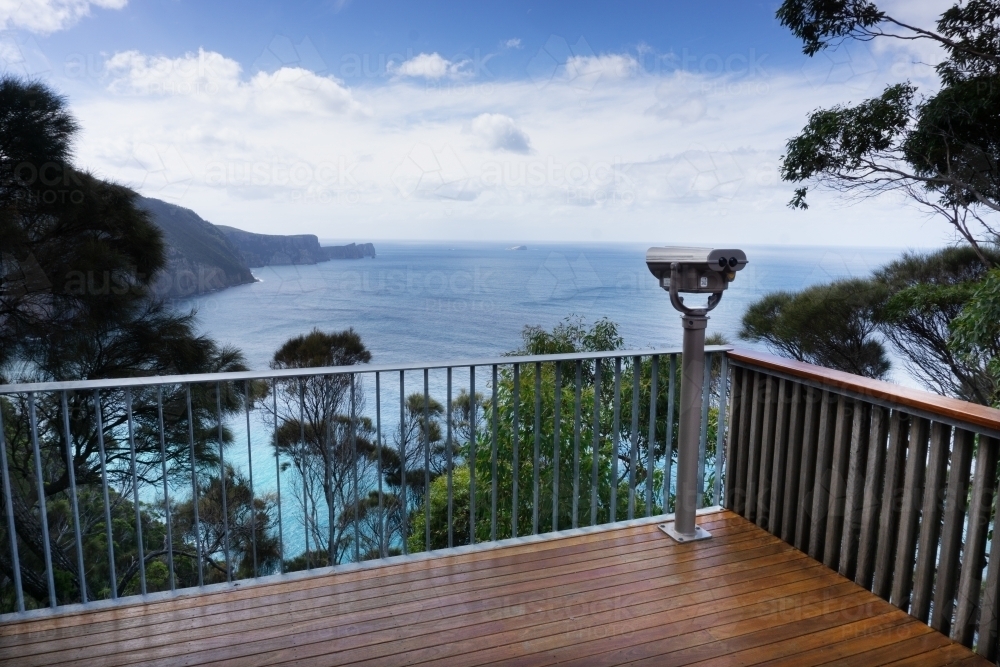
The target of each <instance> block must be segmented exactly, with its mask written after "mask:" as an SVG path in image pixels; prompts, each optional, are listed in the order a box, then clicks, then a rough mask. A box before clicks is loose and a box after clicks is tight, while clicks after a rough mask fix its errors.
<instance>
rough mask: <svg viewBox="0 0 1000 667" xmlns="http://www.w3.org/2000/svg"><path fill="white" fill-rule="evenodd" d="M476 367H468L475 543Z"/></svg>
mask: <svg viewBox="0 0 1000 667" xmlns="http://www.w3.org/2000/svg"><path fill="white" fill-rule="evenodd" d="M477 410H478V408H477V407H476V367H475V366H470V367H469V544H475V543H476V421H477V420H478V416H479V415H478V412H477Z"/></svg>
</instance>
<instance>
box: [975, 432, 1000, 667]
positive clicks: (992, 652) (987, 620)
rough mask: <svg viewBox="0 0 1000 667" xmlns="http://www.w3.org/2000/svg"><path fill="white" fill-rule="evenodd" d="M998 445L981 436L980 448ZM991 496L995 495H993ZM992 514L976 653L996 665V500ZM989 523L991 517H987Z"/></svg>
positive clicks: (999, 564) (999, 553) (999, 557)
mask: <svg viewBox="0 0 1000 667" xmlns="http://www.w3.org/2000/svg"><path fill="white" fill-rule="evenodd" d="M985 440H991V441H992V444H986V443H985V442H983V441H985ZM997 445H1000V442H998V441H997V440H996V439H995V438H985V437H983V436H980V447H989V446H992V447H993V448H994V449H996V447H997ZM995 470H996V465H995V464H994V466H993V467H992V468H989V467H988V468H987V470H985V471H984V472H986V473H987V474H990V473H994V474H995ZM990 495H993V494H992V493H991V494H990ZM991 505H992V508H991V510H992V512H991V513H992V514H993V516H994V520H993V538H992V539H991V540H990V559H989V566H988V568H987V570H986V581H985V582H984V585H983V601H982V604H981V605H980V607H979V628H978V630H979V633H978V634H979V636H978V638H977V641H976V653H978V654H979V655H981V656H983V657H984V658H986V659H987V660H989V661H990V662H993V663H996V661H997V634H998V633H997V620H998V617H1000V608H998V605H1000V590H998V588H1000V545H998V544H997V542H1000V540H998V539H997V537H1000V536H998V535H997V530H996V529H997V526H998V525H1000V524H998V523H997V521H996V511H997V505H998V502H997V500H996V499H994V500H993V502H992V503H991ZM986 519H987V521H989V516H987V517H986Z"/></svg>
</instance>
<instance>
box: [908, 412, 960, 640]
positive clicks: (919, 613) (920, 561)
mask: <svg viewBox="0 0 1000 667" xmlns="http://www.w3.org/2000/svg"><path fill="white" fill-rule="evenodd" d="M950 442H951V427H950V426H948V425H946V424H941V423H938V422H935V423H934V424H932V425H931V444H930V459H929V461H928V466H927V482H926V484H925V486H924V493H923V496H924V500H923V508H922V509H921V510H920V538H919V547H918V548H917V570H916V573H915V574H914V580H913V604H912V605H911V606H910V614H911V615H913V616H915V617H916V618H918V619H920V620H921V621H923V622H924V623H926V622H927V619H928V616H929V614H930V609H931V591H932V590H933V586H934V569H935V567H934V566H935V561H936V560H937V554H938V538H939V537H940V536H941V504H942V502H941V501H942V500H944V485H945V475H946V474H947V471H948V444H949V443H950Z"/></svg>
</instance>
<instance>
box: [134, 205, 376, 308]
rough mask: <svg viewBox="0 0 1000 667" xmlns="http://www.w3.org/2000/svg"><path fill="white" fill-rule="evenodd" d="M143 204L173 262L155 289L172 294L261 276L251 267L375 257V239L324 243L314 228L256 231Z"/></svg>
mask: <svg viewBox="0 0 1000 667" xmlns="http://www.w3.org/2000/svg"><path fill="white" fill-rule="evenodd" d="M138 204H139V206H140V208H142V209H144V210H145V211H147V212H148V213H149V216H150V218H151V220H152V221H153V223H154V224H155V225H156V226H157V227H159V228H160V230H161V231H162V232H163V240H164V242H165V243H166V246H167V247H166V251H167V265H166V267H165V268H164V269H163V270H162V271H160V273H159V274H158V275H157V276H156V278H155V279H154V282H153V290H154V292H155V293H156V294H158V295H159V296H162V297H163V298H166V299H177V298H186V297H192V296H197V295H199V294H205V293H207V292H214V291H216V290H220V289H225V288H227V287H234V286H236V285H246V284H248V283H252V282H255V281H256V279H255V278H254V276H253V273H251V271H250V269H251V268H256V267H262V266H279V265H283V264H317V263H319V262H325V261H328V260H331V259H361V258H364V257H375V246H374V245H372V244H371V243H351V244H348V245H344V246H321V245H320V244H319V239H318V238H317V237H316V236H314V235H312V234H291V235H279V234H254V233H252V232H245V231H243V230H242V229H236V228H235V227H228V226H225V225H213V224H212V223H211V222H208V221H207V220H205V219H204V218H202V217H201V216H199V215H198V214H197V213H195V212H194V211H192V210H191V209H188V208H184V207H182V206H177V205H176V204H169V203H167V202H165V201H161V200H159V199H152V198H149V197H140V198H139V201H138Z"/></svg>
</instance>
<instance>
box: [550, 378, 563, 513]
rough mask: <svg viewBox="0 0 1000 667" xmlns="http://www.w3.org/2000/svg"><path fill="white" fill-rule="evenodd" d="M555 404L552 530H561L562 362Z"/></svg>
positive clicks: (556, 384) (555, 388)
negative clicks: (560, 431)
mask: <svg viewBox="0 0 1000 667" xmlns="http://www.w3.org/2000/svg"><path fill="white" fill-rule="evenodd" d="M553 386H554V390H555V397H554V400H555V404H554V405H553V416H552V530H559V443H560V437H559V436H560V433H559V430H560V426H561V424H560V417H561V416H562V415H561V414H560V408H561V407H562V364H560V363H559V362H558V361H557V362H556V363H555V384H554V385H553Z"/></svg>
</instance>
